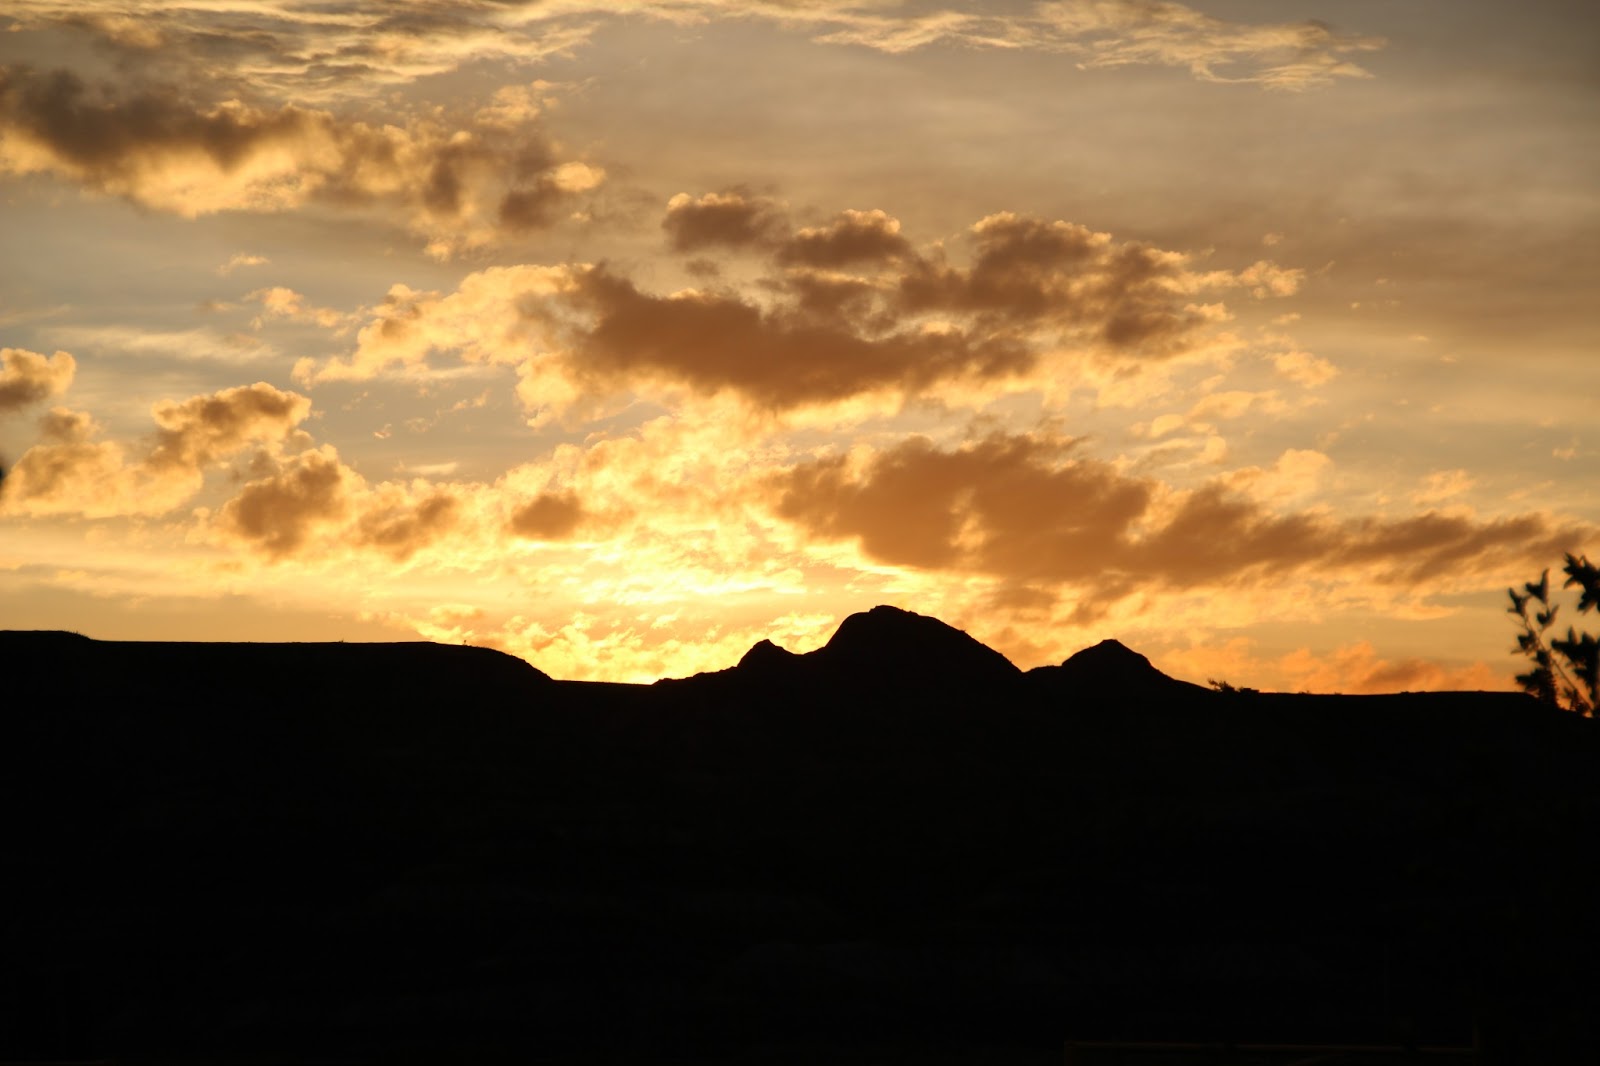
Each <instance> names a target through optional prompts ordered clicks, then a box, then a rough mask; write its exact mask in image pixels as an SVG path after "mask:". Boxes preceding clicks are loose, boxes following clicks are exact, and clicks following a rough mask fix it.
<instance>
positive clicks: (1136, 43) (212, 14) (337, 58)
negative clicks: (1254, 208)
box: [9, 0, 1384, 99]
mask: <svg viewBox="0 0 1600 1066" xmlns="http://www.w3.org/2000/svg"><path fill="white" fill-rule="evenodd" d="M9 15H10V18H11V19H12V20H13V24H15V25H18V26H20V27H24V28H26V27H35V26H42V25H56V26H67V27H75V28H78V29H81V30H83V31H84V32H87V33H89V34H91V35H93V36H94V37H95V38H96V39H97V40H100V41H102V42H104V43H105V44H106V45H108V46H110V47H114V48H117V49H121V50H125V51H129V52H135V53H138V52H154V51H157V50H160V51H161V52H162V53H163V54H164V55H167V56H172V57H175V59H176V60H177V61H178V62H179V63H188V64H191V65H193V67H194V68H195V73H196V75H201V74H203V75H204V76H206V77H220V78H222V79H223V80H224V81H226V82H229V83H233V84H237V85H240V86H249V87H254V88H259V87H267V88H269V89H272V90H275V91H276V92H277V93H278V94H279V95H282V96H284V97H298V98H301V99H315V98H317V97H318V96H319V95H326V94H330V93H333V92H337V91H339V90H340V89H341V88H342V87H343V86H345V85H347V84H349V83H352V82H365V83H369V84H375V85H399V84H405V83H407V82H410V81H414V80H416V79H418V78H422V77H427V76H429V75H435V74H441V73H445V72H447V71H451V70H455V69H457V68H459V67H460V66H462V65H464V64H466V63H468V62H470V61H481V60H484V59H499V60H514V61H515V60H520V61H525V62H531V61H539V60H545V59H548V58H550V57H554V56H561V55H571V54H572V53H573V52H574V51H575V50H576V49H579V48H581V47H582V46H583V45H585V44H587V43H588V42H589V41H590V40H591V39H592V38H593V37H594V35H595V34H596V33H597V32H600V31H601V30H602V29H603V27H604V26H605V25H606V24H607V23H608V22H610V21H612V20H615V19H619V18H625V17H629V18H646V19H655V20H659V21H663V22H672V23H679V24H695V23H703V22H708V21H713V20H718V19H744V20H756V21H763V22H768V23H772V24H776V25H778V26H780V27H783V28H785V29H789V30H792V31H795V32H800V33H805V34H808V35H810V36H811V37H812V38H813V39H814V40H816V41H818V42H819V43H822V44H829V45H849V46H856V47H862V48H870V49H873V50H875V51H879V52H885V53H891V54H897V53H905V52H911V51H915V50H918V49H924V48H930V47H935V46H940V45H945V46H955V47H964V48H985V49H1005V50H1017V51H1022V50H1026V51H1038V52H1045V53H1058V54H1061V55H1062V56H1064V57H1066V58H1068V59H1070V60H1072V61H1073V62H1074V63H1076V64H1077V65H1078V66H1080V67H1083V68H1085V69H1096V68H1107V67H1117V66H1130V65H1136V64H1137V65H1151V66H1165V67H1173V68H1177V69H1180V70H1185V71H1187V72H1189V74H1190V75H1192V76H1193V77H1195V78H1198V79H1200V80H1203V81H1210V82H1232V83H1243V84H1249V85H1256V86H1261V87H1263V88H1269V89H1290V90H1303V89H1309V88H1315V87H1319V86H1325V85H1327V84H1329V83H1331V82H1333V81H1335V80H1337V79H1340V78H1352V77H1365V76H1368V72H1367V71H1366V70H1365V69H1363V68H1362V67H1361V66H1360V65H1359V64H1358V62H1357V60H1356V57H1358V56H1360V55H1362V54H1363V53H1368V52H1372V51H1376V50H1378V49H1380V48H1382V47H1383V45H1384V42H1383V40H1382V39H1381V38H1378V37H1374V36H1371V35H1363V34H1355V33H1345V32H1341V31H1338V30H1336V29H1334V28H1333V27H1331V26H1329V25H1328V24H1326V23H1322V22H1317V21H1313V20H1305V21H1295V22H1270V21H1269V22H1243V21H1236V20H1229V19H1224V18H1219V17H1217V16H1213V15H1208V14H1206V13H1204V12H1203V11H1202V10H1200V9H1198V8H1196V7H1191V6H1189V5H1186V4H1180V3H1175V2H1164V0H1055V2H1051V3H1041V4H1038V5H1035V6H1034V7H1032V8H1031V9H1025V10H1022V11H1012V12H1000V13H986V12H982V11H967V10H954V9H946V8H937V7H930V6H929V5H927V4H921V3H892V2H891V3H874V2H871V0H822V2H812V3H806V4H790V3H782V2H777V0H662V2H659V3H652V4H632V3H618V2H605V0H547V2H543V3H539V4H526V5H523V4H517V5H499V4H485V3H479V2H475V0H455V2H448V0H440V2H432V3H428V4H425V5H404V6H394V7H380V6H373V5H363V4H332V5H330V4H320V3H311V2H307V0H246V2H244V3H240V4H230V5H226V6H225V7H218V6H211V5H201V4H184V5H162V6H159V7H156V8H154V9H151V8H149V7H147V6H144V5H134V4H126V5H119V4H115V3H109V4H103V5H97V7H96V8H95V9H93V10H90V11H85V10H84V9H83V6H82V5H81V4H67V3H63V2H61V0H17V2H16V3H14V4H12V5H11V6H10V9H9Z"/></svg>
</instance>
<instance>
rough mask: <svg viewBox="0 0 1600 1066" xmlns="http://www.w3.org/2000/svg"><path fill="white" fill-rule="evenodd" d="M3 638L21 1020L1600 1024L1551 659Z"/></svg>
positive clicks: (15, 1026)
mask: <svg viewBox="0 0 1600 1066" xmlns="http://www.w3.org/2000/svg"><path fill="white" fill-rule="evenodd" d="M0 663H3V665H4V690H3V698H0V863H3V868H0V893H3V898H0V915H3V916H4V917H3V919H0V1058H6V1059H35V1060H48V1059H68V1058H78V1059H89V1058H101V1059H111V1058H115V1059H117V1060H126V1061H170V1060H178V1059H181V1060H189V1061H214V1060H234V1061H242V1060H244V1059H250V1060H252V1061H264V1060H271V1061H281V1062H297V1061H332V1060H338V1061H354V1062H402V1061H416V1062H424V1061H427V1062H432V1061H462V1060H472V1061H489V1062H492V1061H510V1060H514V1061H544V1062H550V1061H584V1062H598V1061H601V1060H614V1059H629V1060H656V1061H666V1060H671V1061H678V1062H690V1061H693V1062H702V1061H710V1060H714V1059H718V1058H726V1059H732V1058H734V1057H739V1058H749V1057H751V1056H752V1055H756V1056H759V1057H762V1058H765V1059H769V1060H773V1061H800V1060H820V1059H823V1058H829V1059H836V1058H841V1057H845V1058H848V1057H849V1055H848V1054H846V1052H845V1050H844V1049H848V1048H857V1049H865V1050H864V1051H863V1052H862V1053H863V1054H871V1055H873V1056H874V1057H875V1058H877V1059H879V1060H883V1059H893V1058H901V1057H908V1056H910V1055H912V1054H916V1055H917V1056H918V1057H919V1058H921V1059H923V1060H924V1061H935V1062H944V1061H948V1062H955V1061H958V1060H959V1061H969V1060H974V1059H976V1058H978V1057H982V1058H983V1060H984V1061H994V1060H995V1059H997V1058H999V1059H1005V1058H1010V1059H1013V1060H1017V1061H1022V1060H1026V1061H1038V1062H1041V1063H1042V1062H1046V1061H1049V1062H1055V1061H1059V1054H1060V1046H1061V1041H1062V1040H1063V1039H1065V1038H1067V1037H1078V1038H1083V1039H1104V1038H1110V1037H1118V1038H1123V1039H1189V1040H1217V1041H1230V1040H1232V1041H1247V1042H1274V1041H1279V1040H1285V1041H1290V1042H1305V1041H1330V1042H1344V1043H1373V1042H1377V1043H1390V1042H1394V1043H1404V1042H1406V1041H1407V1040H1412V1041H1420V1042H1422V1043H1468V1042H1470V1041H1471V1040H1472V1039H1473V1032H1474V1029H1476V1031H1477V1033H1478V1034H1479V1039H1480V1040H1481V1042H1482V1043H1483V1044H1484V1050H1483V1056H1484V1058H1485V1061H1498V1062H1529V1063H1534V1062H1537V1063H1559V1062H1564V1061H1584V1062H1587V1061H1594V1058H1593V1054H1592V1053H1593V1050H1594V1048H1595V1046H1596V1043H1597V1039H1596V1038H1597V1032H1596V1018H1597V1012H1596V1011H1595V1009H1594V1005H1595V1004H1596V1003H1597V1002H1600V950H1597V949H1600V917H1597V915H1600V911H1597V909H1596V908H1595V907H1594V906H1593V898H1594V889H1595V886H1596V884H1600V876H1597V875H1600V861H1597V858H1596V854H1595V848H1594V841H1595V840H1596V839H1600V775H1597V773H1596V771H1597V769H1600V731H1597V727H1596V723H1594V722H1592V721H1588V720H1583V719H1577V718H1574V717H1572V716H1570V715H1564V714H1560V713H1557V712H1552V711H1548V710H1546V709H1544V708H1541V707H1540V706H1538V705H1537V704H1536V703H1535V702H1534V701H1533V700H1532V699H1531V698H1529V697H1526V696H1522V695H1515V694H1503V693H1444V694H1418V695H1394V696H1376V697H1339V696H1294V695H1282V694H1271V693H1261V694H1245V693H1217V692H1212V691H1209V690H1207V689H1203V688H1200V687H1198V686H1195V685H1191V684H1188V683H1186V682H1181V681H1177V680H1174V679H1172V678H1168V677H1166V676H1165V675H1162V674H1161V673H1160V672H1159V671H1156V670H1155V669H1154V667H1152V666H1150V664H1149V663H1148V661H1147V660H1145V659H1144V657H1143V656H1140V655H1138V654H1137V653H1136V652H1133V651H1131V650H1130V649H1127V648H1125V647H1123V646H1122V645H1120V644H1117V643H1115V642H1110V641H1108V642H1105V643H1102V644H1100V645H1097V646H1096V647H1094V648H1090V649H1087V650H1085V651H1083V652H1080V653H1078V654H1077V655H1074V656H1072V657H1071V658H1069V659H1068V660H1066V661H1065V662H1064V663H1062V664H1061V665H1060V666H1056V667H1046V668H1042V669H1040V670H1034V671H1030V672H1029V673H1028V674H1026V675H1022V674H1020V673H1019V672H1018V671H1016V669H1015V668H1014V667H1012V666H1011V664H1010V663H1008V662H1006V661H1005V660H1004V659H1003V658H1002V657H1000V656H999V655H998V654H997V653H994V652H993V651H991V650H990V649H987V648H985V647H984V646H983V645H982V644H980V643H978V642H977V641H974V640H972V639H971V638H970V637H968V636H966V635H965V634H963V633H960V632H959V631H957V630H954V629H952V628H950V627H948V626H945V625H944V624H943V623H941V622H938V621H937V620H935V619H931V618H925V617H922V616H919V615H915V614H912V613H910V612H905V611H898V610H894V609H887V608H879V609H876V610H874V611H869V612H866V613H865V614H861V615H854V616H852V617H851V618H850V619H848V620H847V621H846V623H845V624H844V625H841V627H840V629H839V631H838V632H837V633H836V634H835V635H834V637H833V639H832V640H831V641H830V642H829V643H828V644H827V645H826V646H825V647H823V648H820V649H818V650H816V651H814V652H811V653H808V654H806V655H794V654H792V653H789V652H786V651H784V650H783V649H781V648H778V647H777V646H776V645H773V644H771V643H769V642H763V643H760V644H758V645H756V647H754V648H752V649H751V651H750V652H749V653H748V654H747V655H746V656H745V657H744V658H743V659H742V660H741V661H740V663H739V664H738V665H737V666H736V667H733V668H730V669H728V670H724V671H721V672H718V673H715V674H706V675H700V676H697V677H694V678H689V679H684V680H680V681H675V682H671V683H663V684H658V685H654V686H641V685H606V684H586V683H579V682H563V681H553V680H551V679H550V678H548V677H546V676H545V675H544V674H542V673H540V672H539V671H538V670H536V669H534V668H532V667H530V666H528V665H527V664H525V663H522V662H521V661H520V660H517V659H513V658H511V657H509V656H505V655H502V654H500V653H498V652H494V651H489V650H486V649H478V648H458V647H445V646H441V645H433V644H391V645H363V644H275V645H253V644H160V643H128V642H103V641H94V640H89V639H87V638H83V637H78V636H76V635H72V634H31V633H0ZM978 1048H982V1049H985V1050H984V1051H983V1052H982V1053H981V1055H980V1053H979V1052H978V1051H975V1050H972V1049H978ZM962 1049H967V1050H965V1051H964V1050H962ZM1494 1056H1498V1057H1494Z"/></svg>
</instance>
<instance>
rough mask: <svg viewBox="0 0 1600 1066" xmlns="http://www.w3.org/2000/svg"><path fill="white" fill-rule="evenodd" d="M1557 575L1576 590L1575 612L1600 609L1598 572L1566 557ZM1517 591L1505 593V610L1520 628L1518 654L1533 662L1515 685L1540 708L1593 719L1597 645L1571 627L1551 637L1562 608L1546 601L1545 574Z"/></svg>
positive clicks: (1597, 695) (1598, 688)
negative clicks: (1507, 601) (1559, 709)
mask: <svg viewBox="0 0 1600 1066" xmlns="http://www.w3.org/2000/svg"><path fill="white" fill-rule="evenodd" d="M1562 571H1563V572H1564V573H1565V574H1566V575H1567V580H1566V582H1565V583H1564V584H1563V585H1562V587H1563V588H1573V587H1576V588H1577V589H1578V590H1579V593H1578V613H1580V614H1582V613H1584V612H1587V611H1593V610H1597V609H1600V567H1596V566H1595V565H1594V564H1593V563H1591V562H1589V559H1588V557H1587V556H1583V555H1573V554H1572V553H1571V552H1568V553H1567V555H1566V565H1565V566H1563V567H1562ZM1522 588H1523V591H1522V592H1518V591H1517V590H1516V589H1507V590H1506V593H1507V594H1508V595H1509V596H1510V597H1511V606H1510V607H1508V608H1506V611H1507V613H1509V614H1513V615H1516V616H1517V620H1518V621H1519V622H1520V623H1521V625H1522V632H1521V633H1519V634H1517V650H1518V651H1520V652H1521V653H1522V654H1524V655H1526V656H1527V657H1528V658H1529V659H1530V660H1532V662H1533V668H1532V669H1531V670H1529V671H1528V672H1527V673H1524V674H1518V675H1517V684H1519V685H1521V686H1522V690H1523V691H1524V692H1526V693H1528V694H1529V695H1531V696H1533V697H1535V698H1536V699H1538V700H1539V701H1540V702H1541V703H1545V704H1548V705H1549V706H1551V707H1563V708H1565V709H1567V710H1569V711H1574V712H1576V713H1578V714H1582V715H1585V716H1589V717H1592V716H1593V715H1594V714H1595V709H1596V706H1597V705H1600V640H1596V638H1595V635H1594V634H1592V633H1579V632H1578V631H1577V630H1575V629H1574V628H1573V627H1572V626H1570V625H1569V626H1568V627H1567V634H1566V636H1564V637H1563V636H1561V635H1559V634H1551V630H1552V629H1554V627H1555V624H1556V615H1557V614H1558V613H1559V612H1560V610H1561V605H1560V604H1559V603H1552V602H1551V601H1550V571H1549V570H1546V571H1545V572H1544V573H1542V574H1540V575H1539V581H1538V584H1534V583H1533V582H1531V581H1530V582H1527V583H1525V584H1524V585H1523V586H1522ZM1530 608H1531V609H1532V615H1531V616H1530V614H1529V610H1530Z"/></svg>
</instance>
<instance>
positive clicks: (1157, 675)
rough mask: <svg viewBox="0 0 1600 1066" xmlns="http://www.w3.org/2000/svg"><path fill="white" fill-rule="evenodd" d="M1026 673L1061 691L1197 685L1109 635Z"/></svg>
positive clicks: (1142, 688) (1147, 688)
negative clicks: (1166, 671) (1168, 672)
mask: <svg viewBox="0 0 1600 1066" xmlns="http://www.w3.org/2000/svg"><path fill="white" fill-rule="evenodd" d="M1028 676H1029V677H1031V678H1036V679H1038V680H1039V681H1043V682H1046V683H1048V684H1049V685H1050V686H1051V687H1052V688H1055V689H1058V690H1061V691H1064V692H1081V693H1100V694H1104V693H1112V692H1136V691H1141V690H1144V691H1148V690H1151V689H1162V688H1171V687H1174V686H1176V687H1182V688H1188V689H1198V688H1199V686H1198V685H1191V684H1189V682H1187V681H1179V680H1177V679H1176V678H1172V677H1169V676H1167V675H1166V674H1164V673H1162V672H1161V671H1160V670H1157V669H1156V668H1155V666H1153V665H1152V664H1151V662H1150V660H1149V659H1147V658H1145V657H1144V656H1143V655H1140V654H1139V653H1138V652H1136V651H1134V650H1133V649H1132V648H1130V647H1128V646H1127V645H1126V644H1124V643H1122V642H1121V641H1119V640H1109V639H1108V640H1102V641H1101V642H1100V643H1098V644H1095V645H1093V646H1092V647H1088V648H1084V649H1083V650H1082V651H1079V652H1076V653H1074V654H1073V655H1071V656H1069V657H1068V658H1067V660H1066V661H1065V662H1063V663H1062V664H1061V665H1060V666H1041V667H1039V668H1037V669H1035V670H1030V671H1028Z"/></svg>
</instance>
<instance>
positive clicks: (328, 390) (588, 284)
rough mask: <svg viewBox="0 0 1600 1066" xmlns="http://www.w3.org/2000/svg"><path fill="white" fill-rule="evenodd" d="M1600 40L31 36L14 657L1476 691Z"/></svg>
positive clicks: (805, 8)
mask: <svg viewBox="0 0 1600 1066" xmlns="http://www.w3.org/2000/svg"><path fill="white" fill-rule="evenodd" d="M1596 11H1597V9H1596V8H1595V7H1594V6H1593V5H1592V4H1591V3H1588V2H1587V0H1572V2H1559V0H1532V2H1528V3H1518V4H1511V3H1506V2H1505V0H1406V2H1395V0H1338V2H1335V0H1273V2H1266V0H1195V2H1193V3H1192V4H1180V3H1165V2H1157V0H1057V2H1051V3H1032V2H995V3H987V4H955V5H939V4H924V3H921V2H912V0H907V2H896V0H793V2H788V3H779V2H770V0H738V2H734V0H667V2H662V3H650V4H643V3H641V4H631V3H606V2H598V0H544V2H527V3H518V2H511V0H497V2H490V0H470V2H469V0H432V2H415V3H376V2H367V3H356V2H341V0H318V2H297V0H195V2H191V3H182V2H178V3H132V2H127V3H114V2H106V3H93V2H90V3H85V2H82V0H73V2H64V0H62V2H58V0H9V2H8V3H6V4H5V5H4V7H3V10H0V198H3V205H4V206H3V212H4V214H3V224H0V246H3V265H0V346H3V348H4V352H3V358H4V362H3V365H0V466H3V468H4V469H5V472H6V476H5V479H4V482H3V483H0V628H12V629H16V628H25V629H33V628H50V629H74V630H78V631H80V632H83V633H85V634H87V635H89V636H93V637H99V638H104V639H149V640H339V639H343V640H352V641H355V640H362V641H366V640H415V639H428V640H438V641H445V642H451V643H461V642H467V643H472V644H480V645H490V646H493V647H498V648H502V649H504V650H506V651H509V652H512V653H515V654H517V655H521V656H524V657H525V658H527V659H528V660H529V661H530V662H532V663H533V664H534V665H536V666H538V667H539V668H541V669H543V670H544V671H546V672H547V673H550V674H552V675H554V676H556V677H564V678H584V679H600V680H624V681H649V680H654V679H655V678H658V677H662V676H681V675H685V674H689V673H693V672H695V671H698V670H706V669H719V668H722V667H725V666H729V665H732V664H733V663H734V662H736V661H737V660H738V658H739V656H740V655H741V654H742V653H743V652H744V651H745V650H746V649H747V648H748V647H749V646H750V645H751V644H753V643H754V642H755V641H757V640H759V639H761V638H763V637H768V638H771V639H773V640H774V641H776V642H777V643H779V644H782V645H784V646H786V647H788V648H790V649H791V650H795V651H805V650H809V649H811V648H813V647H816V646H818V645H819V644H821V643H822V642H823V641H825V640H826V639H827V637H828V635H829V634H830V633H831V632H832V631H833V629H834V627H835V626H836V625H837V624H838V622H839V621H840V620H841V619H843V618H844V617H845V616H846V615H848V614H850V613H852V612H855V611H859V610H865V609H866V608H868V607H871V606H873V605H874V604H879V603H889V604H895V605H897V606H901V607H904V608H907V609H910V610H915V611H918V612H921V613H924V614H932V615H935V616H937V617H939V618H942V619H943V620H945V621H946V622H949V623H950V624H952V625H955V626H958V627H960V628H963V629H965V630H967V631H968V632H970V633H971V634H972V635H973V636H975V637H977V638H978V639H980V640H982V641H984V642H985V643H987V644H989V645H991V646H992V647H994V648H996V649H998V650H1000V651H1001V652H1003V653H1005V654H1006V655H1007V656H1008V657H1010V658H1011V659H1012V660H1013V661H1014V662H1016V663H1017V664H1018V665H1019V666H1022V667H1025V668H1026V667H1032V666H1037V665H1041V664H1044V663H1049V662H1059V661H1060V660H1061V659H1063V658H1065V657H1066V656H1067V655H1068V654H1070V653H1072V652H1073V651H1075V650H1077V649H1079V648H1082V647H1084V646H1086V645H1088V644H1091V643H1094V642H1096V641H1098V640H1100V639H1102V638H1105V637H1116V638H1118V639H1120V640H1122V641H1123V642H1124V643H1126V644H1128V645H1129V646H1131V647H1133V648H1135V649H1137V650H1139V651H1142V652H1144V653H1145V654H1147V655H1149V656H1150V657H1151V659H1152V660H1153V661H1154V662H1155V663H1156V665H1157V666H1159V667H1161V668H1162V669H1164V670H1166V671H1167V672H1168V673H1172V674H1175V675H1177V676H1180V677H1185V678H1190V679H1194V680H1200V681H1203V680H1205V679H1206V678H1212V677H1215V678H1226V679H1227V680H1229V681H1231V682H1233V683H1235V684H1244V685H1253V686H1256V687H1260V688H1274V689H1289V690H1298V689H1312V690H1316V691H1343V692H1363V691H1398V690H1402V689H1423V688H1507V687H1511V684H1512V682H1511V675H1512V674H1513V673H1514V672H1515V671H1516V670H1517V668H1518V664H1517V661H1516V660H1515V657H1514V656H1513V655H1512V654H1511V653H1510V651H1509V649H1510V648H1511V646H1512V643H1513V635H1514V634H1513V629H1512V624H1511V620H1510V619H1509V618H1508V617H1507V616H1505V615H1504V614H1503V613H1502V612H1503V608H1504V605H1505V588H1506V586H1507V585H1508V584H1511V583H1513V582H1521V581H1523V580H1526V579H1529V578H1533V577H1536V576H1537V575H1538V573H1539V571H1540V570H1541V569H1543V568H1545V567H1559V564H1560V560H1561V554H1562V552H1564V551H1587V552H1589V553H1590V554H1591V556H1593V555H1594V554H1595V553H1596V552H1600V534H1597V529H1600V478H1597V477H1596V476H1595V472H1596V460H1597V455H1600V433H1597V432H1596V429H1595V425H1596V423H1595V412H1596V409H1597V406H1600V15H1597V14H1596Z"/></svg>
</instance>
